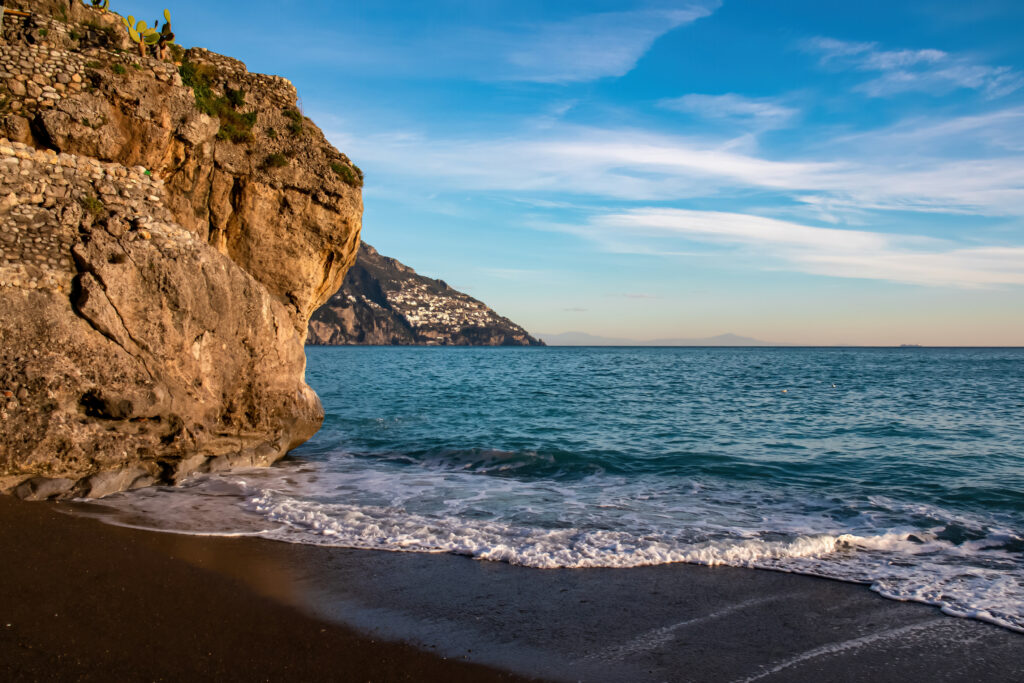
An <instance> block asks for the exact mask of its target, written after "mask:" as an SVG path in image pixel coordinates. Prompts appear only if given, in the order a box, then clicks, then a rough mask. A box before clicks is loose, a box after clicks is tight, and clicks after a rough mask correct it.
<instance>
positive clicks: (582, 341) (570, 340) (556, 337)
mask: <svg viewBox="0 0 1024 683" xmlns="http://www.w3.org/2000/svg"><path fill="white" fill-rule="evenodd" d="M541 339H543V340H544V343H546V344H547V345H548V346H786V345H785V344H773V343H772V342H766V341H761V340H760V339H752V338H751V337H741V336H739V335H736V334H720V335H718V336H716V337H703V338H700V339H652V340H649V341H639V340H636V339H623V338H615V337H596V336H594V335H592V334H586V333H585V332H564V333H562V334H544V335H541Z"/></svg>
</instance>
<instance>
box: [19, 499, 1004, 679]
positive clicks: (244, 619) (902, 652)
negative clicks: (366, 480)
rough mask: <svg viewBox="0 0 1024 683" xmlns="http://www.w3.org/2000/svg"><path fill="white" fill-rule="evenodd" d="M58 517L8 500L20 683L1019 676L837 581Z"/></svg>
mask: <svg viewBox="0 0 1024 683" xmlns="http://www.w3.org/2000/svg"><path fill="white" fill-rule="evenodd" d="M60 507H62V506H59V505H53V504H46V503H26V502H23V501H16V500H13V499H9V498H0V548H3V551H4V555H5V557H8V558H12V559H11V560H9V562H8V566H7V568H6V574H7V581H5V582H3V584H2V587H0V596H2V598H0V605H2V606H3V616H2V617H0V661H2V662H4V663H3V664H0V671H3V672H4V674H5V678H6V679H9V680H66V679H68V678H78V679H81V680H94V679H96V680H98V679H100V678H107V679H110V678H112V677H113V678H126V677H127V678H135V679H139V678H149V679H164V680H178V679H182V680H183V679H185V678H194V677H196V676H198V677H210V676H212V675H216V676H217V677H218V678H223V679H226V680H257V679H258V680H300V679H307V680H308V679H310V677H313V678H319V679H324V678H327V679H332V680H339V679H341V680H349V679H350V680H356V679H359V680H442V679H443V680H454V681H458V680H473V681H478V680H481V681H483V680H521V679H520V678H518V676H527V677H537V678H543V679H549V680H586V681H591V680H593V681H604V680H608V681H613V680H636V681H642V680H651V681H655V680H766V681H770V680H853V679H863V678H865V677H869V676H870V677H872V678H874V679H877V680H908V679H910V680H914V679H920V678H928V679H930V680H947V681H960V680H964V681H967V680H978V679H979V678H984V679H985V680H1007V681H1009V680H1015V679H1016V680H1019V678H1020V676H1021V674H1022V673H1024V648H1022V647H1021V645H1022V644H1024V640H1021V638H1022V636H1021V635H1020V634H1017V633H1013V632H1011V631H1008V630H1006V629H1002V628H999V627H997V626H993V625H990V624H985V623H982V622H977V621H972V620H967V619H958V618H955V617H950V616H946V615H944V614H942V613H941V612H940V611H939V610H938V609H936V608H933V607H929V606H926V605H922V604H917V603H901V602H896V601H892V600H890V599H887V598H884V597H882V596H880V595H877V594H876V593H874V592H872V591H870V590H869V589H868V588H867V587H866V586H860V585H855V584H848V583H842V582H838V581H832V580H829V579H821V578H817V577H809V576H803V575H797V574H785V573H780V572H771V571H757V570H750V569H737V568H731V567H704V566H698V565H661V566H654V567H638V568H630V569H587V570H579V569H575V570H573V569H555V570H538V569H530V568H524V567H518V566H512V565H506V564H502V563H494V562H478V561H474V560H470V559H468V558H465V557H459V556H454V555H435V554H421V553H400V552H382V551H373V550H349V549H342V548H329V547H317V546H308V545H292V544H287V543H281V542H276V541H270V540H266V539H260V538H252V537H238V538H224V537H210V536H186V535H178V534H171V533H161V532H153V531H141V530H133V529H127V528H124V527H116V526H111V525H106V524H104V523H103V522H101V521H99V520H95V519H88V518H84V517H78V516H74V515H70V514H66V513H63V512H61V511H59V508H60ZM39 539H45V541H43V542H39ZM51 614H52V615H54V616H51ZM8 623H10V624H12V626H11V627H7V626H6V624H8ZM504 671H511V672H514V673H503V672H504Z"/></svg>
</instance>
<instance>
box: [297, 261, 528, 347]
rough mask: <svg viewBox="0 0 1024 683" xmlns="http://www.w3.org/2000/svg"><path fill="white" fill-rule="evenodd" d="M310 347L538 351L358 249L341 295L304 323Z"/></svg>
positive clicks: (496, 319)
mask: <svg viewBox="0 0 1024 683" xmlns="http://www.w3.org/2000/svg"><path fill="white" fill-rule="evenodd" d="M308 340H309V343H310V344H317V345H324V346H338V345H348V344H369V345H423V346H441V345H445V346H447V345H456V346H543V342H540V341H538V340H537V339H534V338H533V337H531V336H530V335H529V333H527V331H526V330H524V329H523V328H522V327H520V326H519V325H517V324H515V323H514V322H512V321H511V320H509V319H508V318H504V317H502V316H500V315H498V314H497V313H495V312H494V311H493V310H491V309H490V308H488V307H487V306H486V305H484V304H483V303H482V302H480V301H477V300H476V299H474V298H473V297H471V296H469V295H467V294H463V293H462V292H459V291H456V290H455V289H452V288H451V287H450V286H448V284H447V283H445V282H444V281H443V280H434V279H432V278H429V277H424V276H422V275H419V274H417V273H416V271H414V270H413V269H412V268H410V267H408V266H406V265H405V264H403V263H400V262H399V261H396V260H395V259H393V258H388V257H387V256H382V255H381V254H379V253H377V250H376V249H374V248H373V247H371V246H370V245H368V244H365V243H364V244H362V246H360V248H359V255H358V256H357V258H356V262H355V265H353V266H352V268H351V269H349V271H348V275H346V276H345V281H344V283H343V284H342V286H341V289H339V290H338V292H337V293H336V294H335V295H334V296H332V297H331V298H330V299H329V300H328V301H327V303H326V304H324V305H323V306H322V307H321V308H320V309H319V310H318V311H316V312H315V313H314V314H313V317H312V318H311V319H310V321H309V337H308Z"/></svg>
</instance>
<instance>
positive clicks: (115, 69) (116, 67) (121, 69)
mask: <svg viewBox="0 0 1024 683" xmlns="http://www.w3.org/2000/svg"><path fill="white" fill-rule="evenodd" d="M110 70H111V71H113V72H114V73H116V74H118V75H122V74H126V73H128V69H126V68H124V64H115V65H114V66H112V67H110Z"/></svg>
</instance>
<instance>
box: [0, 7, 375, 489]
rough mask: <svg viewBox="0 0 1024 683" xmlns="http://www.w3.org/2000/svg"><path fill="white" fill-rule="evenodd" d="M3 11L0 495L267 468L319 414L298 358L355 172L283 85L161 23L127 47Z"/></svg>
mask: <svg viewBox="0 0 1024 683" xmlns="http://www.w3.org/2000/svg"><path fill="white" fill-rule="evenodd" d="M6 9H7V10H8V13H7V14H6V16H5V17H4V22H3V36H2V38H3V43H2V46H0V134H2V136H3V139H2V140H0V224H2V225H0V339H2V340H3V343H2V345H0V491H3V492H9V493H14V494H16V495H18V496H21V497H25V498H51V497H67V496H79V495H87V496H103V495H106V494H109V493H112V492H115V491H119V490H124V489H128V488H136V487H139V486H143V485H148V484H153V483H161V482H175V481H179V480H180V479H181V478H182V477H184V476H186V475H187V474H189V473H192V472H197V471H210V470H218V469H223V468H226V467H231V466H236V465H267V464H270V463H272V462H274V461H276V460H277V459H279V458H281V457H283V456H284V455H285V453H287V452H288V451H289V450H290V449H292V448H294V447H296V446H297V445H298V444H301V443H302V442H303V441H305V440H306V439H308V438H309V437H310V436H312V435H313V434H314V433H315V432H316V431H317V429H318V428H319V426H320V424H321V422H322V420H323V409H322V407H321V405H320V401H319V399H318V398H317V396H316V394H315V393H314V392H313V390H312V389H311V388H310V387H309V386H307V384H306V382H305V378H304V373H305V362H306V360H305V354H304V350H303V343H304V341H305V335H306V329H307V327H306V326H307V321H308V319H309V316H310V315H311V314H312V313H313V311H315V310H316V309H317V308H318V307H319V306H320V305H321V304H323V303H324V302H325V301H326V300H327V298H328V297H329V296H330V295H331V293H333V292H334V291H336V290H337V288H338V287H339V286H340V284H341V282H342V279H343V277H344V275H345V272H346V271H347V270H348V267H349V266H350V265H351V264H352V262H353V261H354V260H355V256H356V251H357V248H358V244H359V233H360V227H361V216H362V199H361V189H360V188H361V185H362V173H361V172H360V171H359V169H358V167H356V166H355V165H354V164H353V163H352V161H351V160H349V159H348V157H346V156H345V155H344V154H342V153H341V152H339V151H338V150H336V149H334V148H333V147H332V146H331V145H330V144H329V143H328V142H327V141H326V139H325V138H324V136H323V134H322V133H321V131H320V130H319V129H318V128H317V127H316V126H315V125H314V124H313V122H312V121H310V120H309V119H307V118H305V117H304V116H303V115H302V114H301V113H300V111H299V109H298V107H297V93H296V90H295V87H294V86H293V85H292V84H291V83H290V82H289V81H287V80H285V79H284V78H281V77H279V76H267V75H262V74H252V73H249V72H248V71H247V70H246V68H245V65H244V64H242V63H241V62H239V61H237V60H234V59H231V58H229V57H225V56H221V55H217V54H214V53H212V52H209V51H206V50H203V49H198V48H196V49H190V50H183V49H181V48H179V47H178V46H177V45H174V44H168V42H169V41H168V40H166V38H167V37H168V34H170V33H171V31H170V26H169V24H170V21H168V22H167V23H168V27H167V29H166V30H165V31H164V37H165V38H164V39H163V40H162V41H161V43H162V44H161V43H156V42H155V41H156V40H157V38H155V37H154V38H153V41H154V44H152V45H148V46H147V45H140V44H139V43H138V42H136V41H135V40H133V37H132V35H130V33H129V31H128V30H126V26H125V24H124V20H123V19H122V17H121V16H119V15H118V14H115V13H114V12H112V11H105V10H102V9H94V8H91V7H85V6H83V5H82V4H81V3H79V2H68V1H67V0H31V1H28V0H20V1H19V0H8V2H7V3H6ZM12 9H13V10H16V12H15V13H11V12H10V10H12ZM168 19H169V17H168ZM174 33H177V35H178V37H179V38H183V37H185V36H187V34H188V27H185V26H175V27H174ZM138 35H139V34H136V36H138ZM151 35H152V34H151ZM143 38H145V36H143ZM143 42H145V40H144V41H143Z"/></svg>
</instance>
